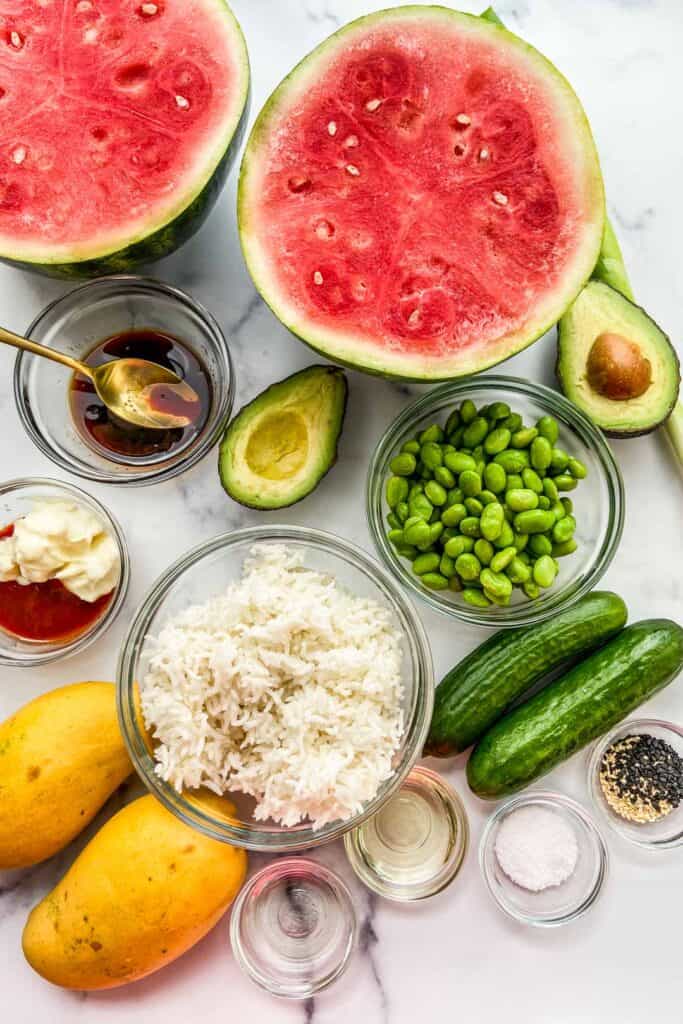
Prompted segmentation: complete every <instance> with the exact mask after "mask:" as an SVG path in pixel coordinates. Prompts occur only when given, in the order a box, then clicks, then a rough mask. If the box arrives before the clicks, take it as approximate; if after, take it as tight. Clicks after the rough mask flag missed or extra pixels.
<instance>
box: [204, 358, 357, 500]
mask: <svg viewBox="0 0 683 1024" xmlns="http://www.w3.org/2000/svg"><path fill="white" fill-rule="evenodd" d="M347 394H348V385H347V382H346V375H345V374H344V372H343V370H340V369H339V368H338V367H336V366H309V367H308V368H307V369H305V370H301V371H300V372H299V373H295V374H293V375H292V376H291V377H287V378H286V379H285V380H281V381H279V382H278V383H277V384H271V386H270V387H269V388H267V389H266V390H265V391H263V392H261V394H260V395H258V396H257V397H256V398H255V399H254V400H253V401H252V402H250V403H249V405H245V406H244V408H243V409H241V410H240V412H238V414H237V416H235V418H234V420H233V421H232V423H230V424H229V426H228V428H227V430H226V431H225V434H224V435H223V440H222V442H221V447H220V454H219V460H218V468H219V472H220V478H221V483H222V484H223V487H224V488H225V490H226V491H227V493H228V494H229V495H230V497H231V498H234V499H235V501H238V502H239V503H240V504H241V505H247V506H248V507H249V508H259V509H275V508H285V507H286V506H287V505H294V504H295V502H297V501H301V499H302V498H305V497H306V495H307V494H310V493H311V491H312V490H313V489H314V488H315V487H317V486H318V484H319V483H320V481H321V480H322V478H323V477H324V476H325V474H326V473H327V472H328V470H329V469H331V468H332V466H333V465H334V463H335V462H336V460H337V442H338V440H339V435H340V434H341V430H342V425H343V423H344V414H345V412H346V398H347Z"/></svg>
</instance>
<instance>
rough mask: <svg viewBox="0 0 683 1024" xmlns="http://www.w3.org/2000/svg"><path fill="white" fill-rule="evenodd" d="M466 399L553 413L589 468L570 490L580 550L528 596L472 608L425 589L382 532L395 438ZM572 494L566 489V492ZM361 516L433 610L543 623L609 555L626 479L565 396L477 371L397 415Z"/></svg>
mask: <svg viewBox="0 0 683 1024" xmlns="http://www.w3.org/2000/svg"><path fill="white" fill-rule="evenodd" d="M466 398H469V399H471V400H472V401H473V402H474V404H475V405H476V406H477V408H479V407H481V406H483V405H489V404H490V403H491V402H498V401H500V402H507V403H508V405H509V406H510V407H511V409H512V411H513V412H518V413H519V414H520V415H521V416H523V417H524V419H525V421H526V422H527V423H534V422H535V421H536V420H538V419H539V418H540V417H541V416H546V415H550V416H554V417H555V419H556V420H557V422H558V424H559V427H560V437H559V442H558V443H559V445H560V446H561V447H562V448H565V449H566V450H567V451H568V452H569V453H570V454H572V455H575V456H576V457H577V458H579V459H580V460H581V461H582V462H583V463H584V465H585V466H586V467H587V469H588V476H587V477H586V479H585V480H581V481H580V483H579V487H578V489H577V491H576V505H577V515H576V520H577V528H576V540H577V541H578V545H579V546H578V549H577V551H576V552H574V554H573V555H569V556H566V557H564V558H562V559H561V560H560V572H559V574H558V576H557V579H556V581H555V583H554V584H553V586H552V587H550V588H549V589H548V590H544V591H542V592H541V596H540V597H538V598H537V599H536V600H529V599H528V598H527V597H526V596H525V595H524V594H523V593H521V591H519V590H514V591H513V597H512V601H511V603H510V604H509V605H508V606H507V607H500V606H498V605H491V607H490V608H474V607H472V606H471V605H468V604H466V603H465V602H464V601H463V600H462V597H461V596H460V595H459V594H456V593H453V592H451V591H449V590H447V591H433V590H427V588H426V587H424V586H423V585H422V584H421V582H420V579H419V577H418V576H416V575H415V574H414V573H413V572H412V569H411V565H410V562H407V561H405V559H402V558H400V557H399V556H398V555H397V554H396V552H395V550H394V548H393V546H392V545H391V544H390V543H389V540H388V539H387V529H388V527H387V523H386V517H387V513H388V512H389V511H390V509H389V507H388V505H387V502H386V496H385V489H386V481H387V478H388V477H389V476H390V475H391V473H390V470H389V463H390V462H391V460H392V459H393V457H394V455H396V454H397V453H398V451H399V450H400V448H401V445H402V444H403V443H404V442H405V441H408V440H411V439H412V438H413V437H414V435H415V434H416V433H417V432H418V431H420V430H424V429H425V428H426V427H427V426H428V425H429V424H430V423H435V422H436V423H439V424H441V425H443V423H445V421H446V418H447V417H448V414H449V413H450V412H451V411H452V409H453V408H454V407H456V406H457V405H459V404H460V402H462V401H464V399H466ZM573 497H574V494H573V492H572V498H573ZM367 515H368V521H369V525H370V532H371V533H372V538H373V541H374V543H375V547H376V548H377V551H378V552H379V555H380V557H381V559H382V561H383V562H384V564H385V565H387V566H388V567H389V569H390V570H391V571H392V572H393V573H394V575H395V576H396V578H397V579H398V580H400V582H401V583H402V584H403V585H404V586H406V587H408V588H409V589H410V590H412V591H413V593H415V594H417V595H418V596H419V597H421V598H422V600H423V601H426V602H427V604H429V605H430V606H431V607H432V608H434V609H435V610H436V611H439V612H443V613H445V614H446V615H451V616H452V617H453V618H456V619H462V620H463V621H465V622H471V623H474V624H476V625H480V626H493V627H494V628H496V629H500V628H502V627H514V626H522V625H526V624H529V623H532V622H541V621H542V620H544V619H547V618H549V617H550V616H551V615H555V614H557V613H558V612H560V611H563V610H564V609H565V608H568V607H569V606H570V605H572V604H574V602H575V601H578V599H579V598H580V597H582V596H583V595H584V594H586V593H588V591H589V590H592V589H593V587H595V585H596V583H597V582H598V580H599V579H600V578H601V577H602V576H603V574H604V573H605V571H606V570H607V568H608V566H609V564H610V562H611V561H612V559H613V558H614V555H615V553H616V550H617V547H618V545H619V540H620V538H621V533H622V529H623V525H624V485H623V482H622V479H621V474H620V472H619V468H618V466H617V464H616V462H615V460H614V456H613V455H612V452H611V450H610V448H609V445H608V444H607V442H606V441H605V438H604V437H603V435H602V434H601V432H600V431H599V430H598V428H597V427H596V426H595V425H594V424H593V423H591V421H590V420H589V419H588V417H587V416H585V415H584V414H583V413H582V412H581V411H580V410H579V409H577V408H576V406H574V405H572V404H571V402H568V401H567V399H566V398H564V396H563V395H560V394H558V392H556V391H552V390H551V389H550V388H546V387H544V386H543V385H541V384H531V383H529V382H528V381H524V380H518V379H517V378H515V377H501V376H494V375H491V376H483V377H478V378H477V379H476V380H471V379H470V380H463V381H459V382H457V383H455V384H445V385H443V386H442V387H438V388H435V389H434V390H433V391H430V392H428V393H427V394H426V395H423V396H422V397H421V398H419V399H418V400H417V401H416V402H413V403H412V404H411V405H409V406H408V407H407V408H406V409H404V410H403V412H402V413H401V414H400V415H399V416H398V417H397V419H396V420H395V421H394V422H393V423H392V424H391V426H390V427H389V429H388V430H387V431H386V433H385V434H384V436H383V437H382V439H381V440H380V442H379V444H378V446H377V448H376V450H375V453H374V455H373V457H372V461H371V463H370V468H369V470H368V478H367Z"/></svg>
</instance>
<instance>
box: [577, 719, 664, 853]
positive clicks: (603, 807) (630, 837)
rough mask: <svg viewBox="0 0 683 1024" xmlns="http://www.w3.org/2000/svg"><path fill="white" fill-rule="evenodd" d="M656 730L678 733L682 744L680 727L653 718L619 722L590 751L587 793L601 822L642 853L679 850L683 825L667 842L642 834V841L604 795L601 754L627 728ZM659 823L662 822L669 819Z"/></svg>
mask: <svg viewBox="0 0 683 1024" xmlns="http://www.w3.org/2000/svg"><path fill="white" fill-rule="evenodd" d="M653 727H655V728H657V729H661V730H662V731H664V732H669V733H675V734H676V736H678V737H679V739H680V740H681V741H682V742H683V727H682V726H680V725H677V724H676V722H669V721H666V719H664V718H652V717H649V718H624V719H622V721H621V722H617V724H616V725H615V726H614V727H613V728H612V729H610V730H609V732H606V733H605V734H604V735H603V736H601V737H600V738H599V739H598V740H596V741H595V743H594V744H593V746H592V747H591V748H590V749H589V755H588V791H589V792H590V795H591V800H592V803H593V806H594V807H595V809H596V810H597V811H599V813H600V817H601V820H603V821H604V822H605V824H607V825H608V826H609V827H610V828H611V830H612V831H613V832H614V833H615V834H616V835H618V836H620V838H621V839H625V840H626V841H627V842H629V843H632V844H633V845H634V846H638V847H639V848H640V849H641V850H653V851H654V850H674V849H676V847H679V846H683V826H682V827H681V829H680V830H679V833H678V834H677V835H674V836H670V837H669V838H668V839H661V840H658V839H656V838H653V839H647V838H645V833H642V835H643V838H642V839H639V838H638V836H637V834H636V832H635V829H636V828H637V827H638V826H637V825H636V824H635V823H634V825H633V829H630V828H629V827H628V826H629V824H630V823H629V822H627V821H624V820H622V819H621V818H620V817H619V816H618V815H617V814H616V813H615V812H614V811H612V809H611V808H610V807H609V805H608V804H607V802H606V801H605V800H604V798H603V796H602V792H601V790H600V783H599V780H598V775H599V770H600V762H601V760H602V755H603V754H604V752H605V750H606V749H607V747H609V745H610V743H612V741H613V740H614V738H615V736H617V735H618V734H619V733H621V732H623V730H624V729H629V730H630V729H633V730H636V731H640V730H647V729H651V728H653ZM682 807H683V805H682ZM682 813H683V812H682ZM660 820H662V821H663V820H666V819H660Z"/></svg>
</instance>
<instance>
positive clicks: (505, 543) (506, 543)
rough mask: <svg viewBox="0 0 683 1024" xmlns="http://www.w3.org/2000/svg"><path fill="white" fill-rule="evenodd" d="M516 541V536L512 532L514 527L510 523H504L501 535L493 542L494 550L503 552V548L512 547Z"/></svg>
mask: <svg viewBox="0 0 683 1024" xmlns="http://www.w3.org/2000/svg"><path fill="white" fill-rule="evenodd" d="M514 539H515V535H514V533H513V532H512V527H511V526H510V524H509V523H508V522H504V523H503V529H502V530H501V531H500V535H499V536H498V537H496V539H495V540H494V541H493V546H494V548H497V549H498V551H502V550H503V548H509V547H512V543H513V541H514Z"/></svg>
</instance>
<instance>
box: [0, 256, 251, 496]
mask: <svg viewBox="0 0 683 1024" xmlns="http://www.w3.org/2000/svg"><path fill="white" fill-rule="evenodd" d="M27 336H28V337H29V338H32V339H34V340H35V341H38V342H40V343H41V344H42V345H48V346H52V347H54V348H58V349H61V350H62V351H64V352H66V353H67V354H69V355H71V356H73V357H75V358H76V359H79V360H81V361H82V362H85V363H87V364H88V365H90V366H93V367H95V366H101V365H102V364H103V363H106V362H108V361H110V360H112V359H121V358H127V357H135V358H140V359H147V360H149V361H150V362H155V363H158V364H160V365H161V366H165V367H167V368H168V369H170V370H172V371H173V372H174V373H176V374H177V375H178V376H179V377H180V378H181V380H184V381H186V382H187V383H188V384H189V385H190V386H191V387H192V388H193V389H194V391H195V392H196V394H197V396H198V398H199V402H198V403H197V409H196V413H195V415H194V416H193V418H192V422H191V423H189V424H188V425H187V426H185V427H175V428H171V429H167V430H155V429H149V428H144V427H135V426H133V425H131V424H129V423H126V422H125V421H123V420H121V419H118V418H117V417H116V416H115V415H114V414H112V413H111V412H110V411H109V410H108V409H107V408H106V407H105V406H104V404H103V403H102V401H101V400H100V399H99V398H98V396H97V394H96V393H95V390H94V387H93V385H92V383H91V382H90V381H89V380H87V379H86V378H85V377H84V376H82V375H81V374H78V373H72V372H71V371H70V370H69V369H68V368H66V367H63V366H60V365H59V364H57V363H53V362H51V361H49V360H46V359H40V358H39V357H37V356H33V355H31V354H30V353H25V352H21V353H19V355H18V357H17V361H16V364H15V372H14V390H15V397H16V401H17V407H18V410H19V415H20V418H21V420H22V423H23V425H24V428H25V429H26V431H27V433H28V435H29V437H30V438H31V440H32V441H33V442H34V444H36V446H37V447H38V448H39V449H40V450H41V451H42V452H43V454H45V455H47V456H48V458H50V459H52V461H53V462H55V463H56V464H57V465H58V466H60V467H61V468H62V469H64V470H66V471H67V472H70V473H75V474H76V475H77V476H80V477H83V478H85V479H87V480H91V481H93V480H94V481H97V482H99V483H111V484H123V485H142V484H151V483H156V482H158V481H161V480H167V479H170V478H171V477H173V476H176V475H177V474H178V473H181V472H183V471H184V470H186V469H188V468H189V467H190V466H192V465H194V464H195V463H197V462H198V461H199V460H200V459H201V458H203V456H204V455H206V453H207V452H208V451H209V450H210V449H211V448H212V447H213V446H214V445H215V444H216V442H217V441H218V439H219V438H220V436H221V433H222V431H223V430H224V428H225V425H226V424H227V422H228V420H229V418H230V413H231V411H232V404H233V398H234V390H235V387H234V371H233V367H232V360H231V358H230V352H229V348H228V342H227V340H226V338H225V336H224V334H223V332H222V331H221V329H220V327H219V326H218V324H217V322H216V321H215V319H214V318H213V317H212V316H211V314H210V313H209V312H208V311H207V310H205V309H204V308H203V307H202V306H201V305H200V304H199V303H198V302H196V301H195V300H194V299H193V298H192V297H191V296H189V295H187V294H186V293H184V292H182V291H180V290H179V289H177V288H173V287H171V286H170V285H166V284H162V283H161V282H159V281H154V280H151V279H149V278H142V277H137V276H132V275H120V276H116V277H107V278H101V279H98V280H95V281H91V282H89V283H88V284H85V285H82V286H81V287H79V288H76V289H75V290H73V291H71V292H69V293H68V294H67V295H65V296H63V297H62V298H60V299H58V300H57V301H56V302H53V303H52V304H51V305H50V306H48V307H47V309H45V310H43V312H42V313H41V314H40V315H39V316H38V317H37V318H36V320H35V321H34V322H33V324H31V326H30V327H29V329H28V332H27Z"/></svg>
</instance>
